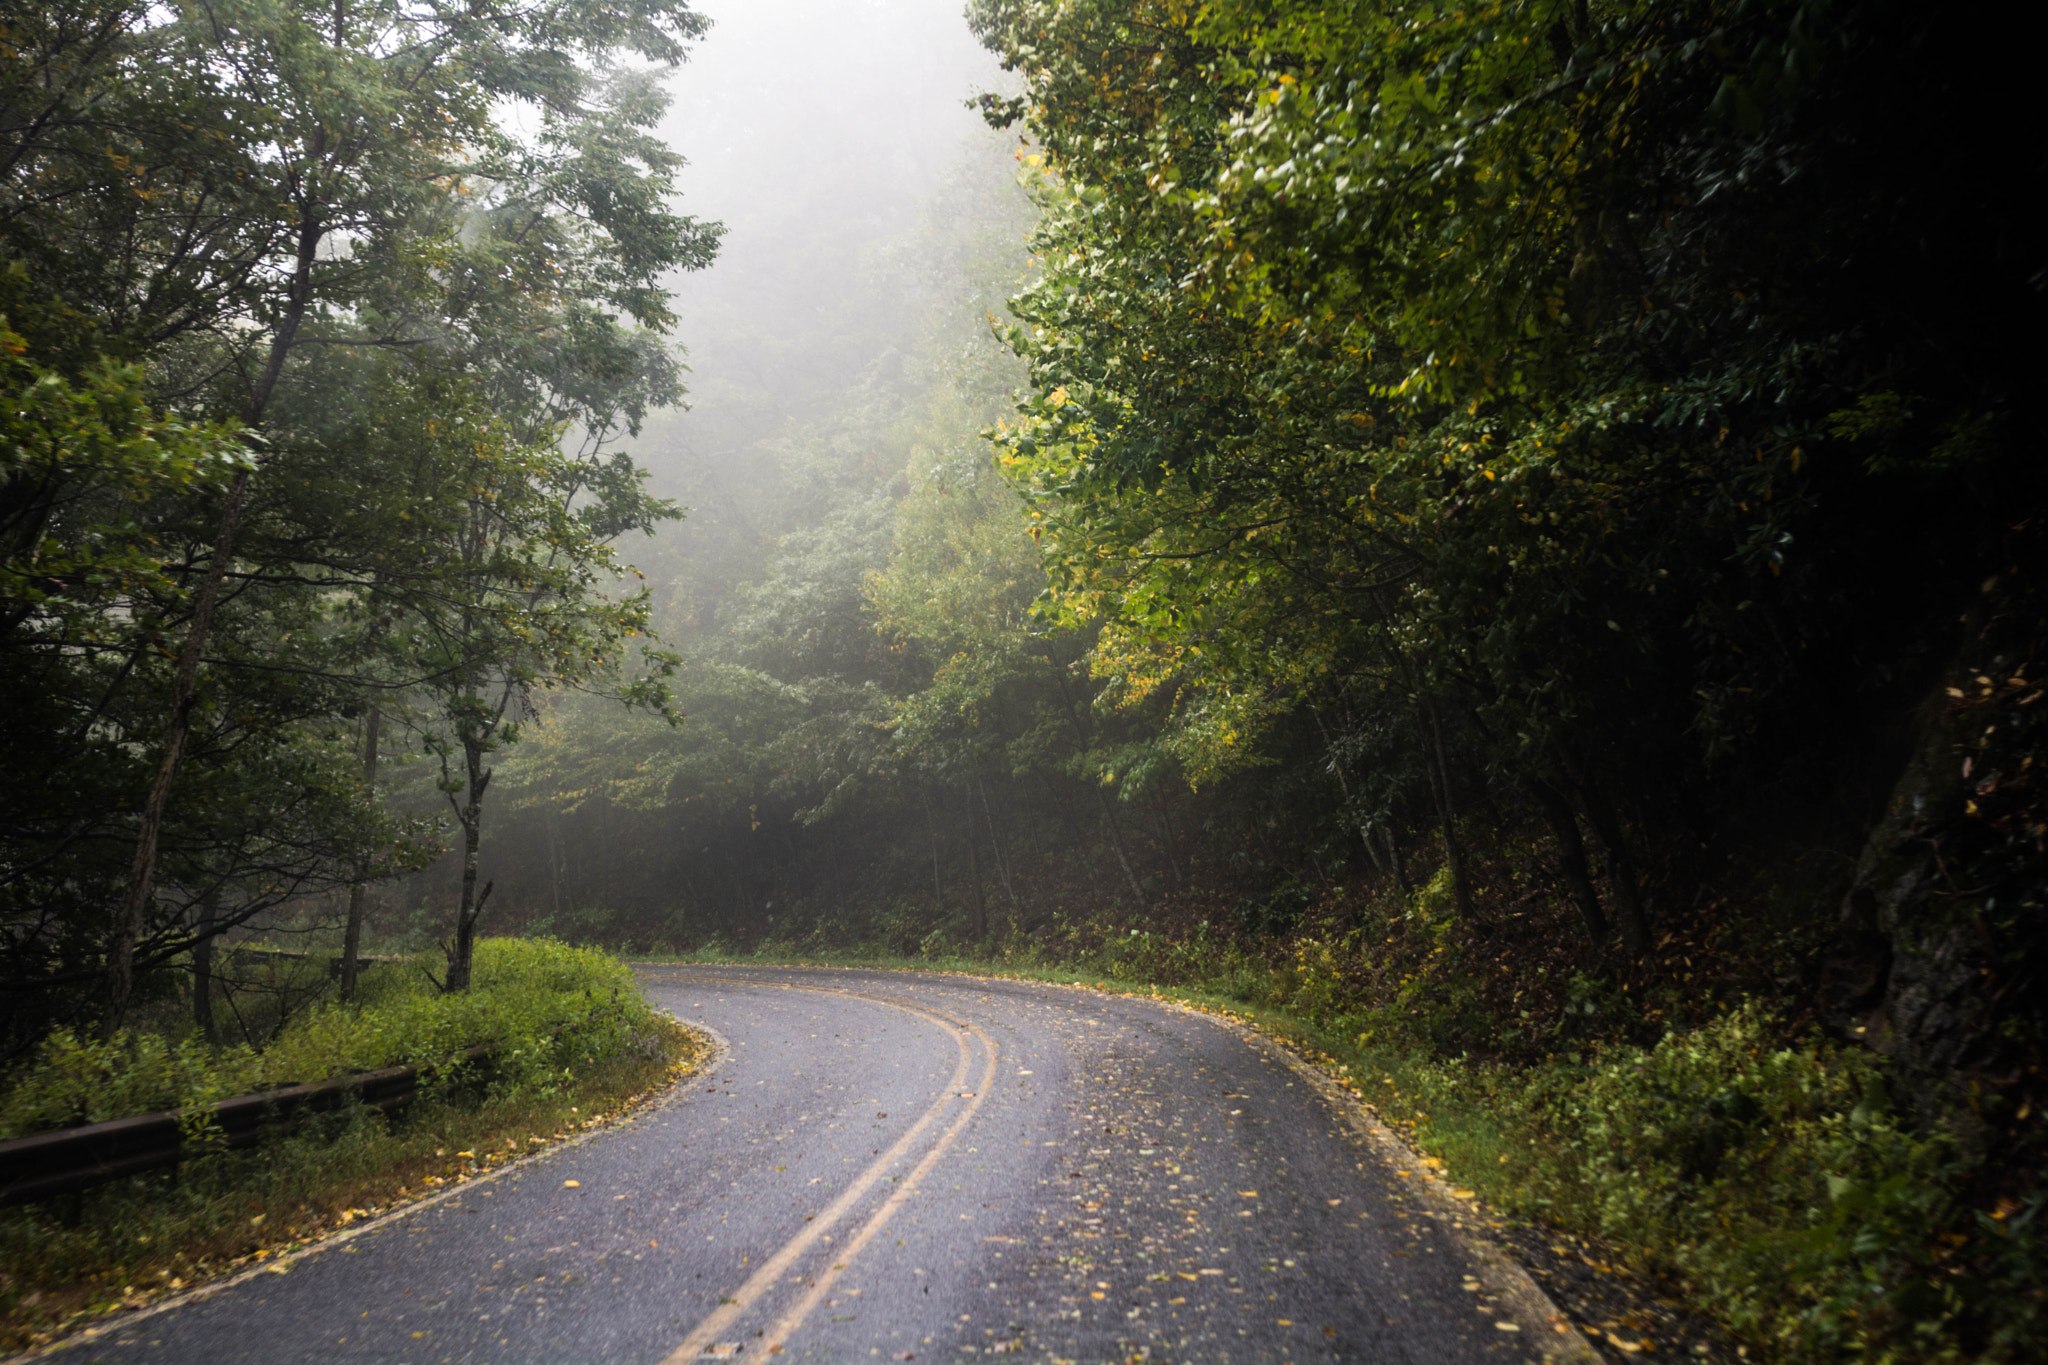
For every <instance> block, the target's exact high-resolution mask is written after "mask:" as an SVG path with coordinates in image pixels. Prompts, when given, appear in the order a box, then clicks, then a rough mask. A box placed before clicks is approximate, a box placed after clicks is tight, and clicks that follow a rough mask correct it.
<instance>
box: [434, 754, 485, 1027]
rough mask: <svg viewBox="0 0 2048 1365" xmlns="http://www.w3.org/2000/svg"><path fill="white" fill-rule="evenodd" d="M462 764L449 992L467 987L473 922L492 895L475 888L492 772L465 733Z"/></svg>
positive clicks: (473, 949) (446, 984)
mask: <svg viewBox="0 0 2048 1365" xmlns="http://www.w3.org/2000/svg"><path fill="white" fill-rule="evenodd" d="M462 759H463V767H464V770H465V772H466V773H467V775H468V778H469V791H468V799H467V800H466V801H465V802H464V803H463V805H462V807H461V809H460V810H459V811H458V812H457V818H458V820H459V821H460V823H461V825H462V899H461V901H460V903H459V904H458V905H457V906H456V910H455V938H454V941H453V942H452V943H450V944H449V945H448V949H447V952H448V978H447V980H445V981H444V982H442V983H441V988H442V989H443V990H445V991H447V992H448V993H450V994H451V995H452V994H454V993H455V992H457V991H466V990H468V989H469V978H470V967H471V965H472V963H473V962H474V960H475V957H476V924H477V921H478V920H479V919H481V918H482V917H483V913H484V902H485V901H487V900H489V899H490V898H491V888H490V885H489V884H488V883H486V884H485V886H484V888H483V891H482V892H481V893H479V892H478V891H477V886H476V879H477V861H478V849H479V847H480V846H481V844H482V843H483V828H484V792H485V791H486V790H488V789H489V787H490V785H491V773H490V772H489V771H488V770H486V769H485V768H484V747H483V743H482V741H481V740H478V739H475V738H471V737H468V736H465V737H464V738H463V741H462Z"/></svg>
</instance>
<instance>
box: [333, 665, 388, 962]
mask: <svg viewBox="0 0 2048 1365" xmlns="http://www.w3.org/2000/svg"><path fill="white" fill-rule="evenodd" d="M383 721H384V712H383V710H382V709H381V708H379V707H375V706H372V707H371V708H370V715H369V718H368V719H367V720H365V721H364V723H363V789H364V790H365V791H367V792H368V793H369V795H370V799H371V800H372V801H375V800H376V799H377V732H378V729H379V727H380V726H381V725H382V724H383ZM369 878H370V860H369V858H368V857H367V856H365V857H364V858H363V859H362V860H361V861H359V862H358V863H357V864H356V879H355V880H354V881H353V882H351V883H349V888H348V927H347V928H346V929H344V930H343V931H342V935H341V998H342V999H343V1000H344V1001H348V1000H353V999H355V998H356V975H357V973H358V971H359V970H360V969H361V966H362V963H361V961H360V959H361V957H362V952H363V893H364V891H365V890H366V889H367V888H366V887H365V886H364V883H365V882H367V881H368V880H369Z"/></svg>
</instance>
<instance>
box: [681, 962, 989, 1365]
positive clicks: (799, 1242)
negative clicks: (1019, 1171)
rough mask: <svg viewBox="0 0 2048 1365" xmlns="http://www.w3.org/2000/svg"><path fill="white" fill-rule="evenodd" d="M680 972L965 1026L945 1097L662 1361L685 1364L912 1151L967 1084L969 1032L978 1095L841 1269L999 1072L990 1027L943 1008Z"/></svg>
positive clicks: (780, 1329) (780, 1330)
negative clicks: (980, 1069) (982, 1058)
mask: <svg viewBox="0 0 2048 1365" xmlns="http://www.w3.org/2000/svg"><path fill="white" fill-rule="evenodd" d="M681 979H682V980H695V981H707V980H708V981H719V982H722V983H729V984H733V985H748V986H754V987H756V988H759V987H761V986H767V985H772V986H774V987H776V988H778V989H781V990H799V991H810V992H813V993H815V994H818V995H838V996H845V997H848V998H850V999H855V1000H867V1001H870V1002H871V1003H873V1004H877V1005H883V1006H886V1007H888V1008H890V1009H897V1010H902V1011H903V1012H904V1013H906V1014H915V1015H920V1016H922V1017H923V1018H926V1019H929V1020H931V1021H932V1022H933V1023H936V1024H942V1025H946V1026H947V1027H948V1028H949V1030H950V1029H953V1028H957V1029H958V1030H959V1031H958V1032H956V1033H954V1036H953V1041H954V1044H955V1045H956V1046H957V1047H958V1048H959V1049H960V1060H959V1063H958V1064H957V1065H956V1066H955V1067H954V1068H953V1078H952V1080H951V1081H950V1082H948V1084H947V1087H946V1092H945V1093H944V1094H942V1095H940V1096H939V1098H938V1099H937V1100H936V1101H934V1102H933V1103H932V1105H931V1106H930V1107H929V1108H927V1109H926V1110H925V1111H924V1114H923V1115H922V1116H921V1117H920V1118H919V1119H918V1120H917V1122H916V1123H914V1124H912V1125H911V1126H910V1129H909V1131H907V1132H905V1133H904V1134H903V1136H902V1137H900V1138H898V1139H896V1141H895V1142H894V1143H893V1144H891V1145H890V1147H889V1150H888V1151H886V1152H884V1153H882V1154H881V1156H879V1157H877V1158H876V1159H875V1160H874V1161H873V1162H871V1163H870V1164H869V1165H868V1167H867V1168H866V1169H865V1170H863V1171H862V1172H861V1173H860V1174H859V1175H858V1176H856V1177H855V1178H854V1180H853V1183H852V1184H850V1185H848V1186H847V1187H846V1189H845V1191H844V1192H843V1193H841V1194H840V1196H839V1197H838V1198H837V1199H835V1200H833V1201H832V1203H831V1204H830V1205H828V1206H827V1207H826V1208H825V1210H824V1212H822V1213H820V1214H818V1215H817V1216H816V1218H815V1219H814V1220H813V1221H811V1222H810V1223H807V1224H806V1225H805V1226H804V1228H803V1230H802V1231H800V1232H798V1233H797V1234H796V1236H794V1237H792V1238H790V1239H789V1241H787V1242H785V1243H783V1245H782V1248H781V1249H780V1250H779V1251H777V1252H776V1253H775V1254H774V1255H773V1256H770V1257H769V1258H768V1259H767V1260H766V1261H764V1262H762V1263H761V1268H760V1269H759V1270H756V1271H755V1272H754V1273H753V1274H752V1275H750V1276H748V1277H747V1281H746V1283H745V1284H743V1285H741V1286H740V1287H739V1288H738V1289H737V1290H735V1291H734V1292H733V1294H732V1296H731V1297H730V1298H729V1299H728V1300H727V1301H726V1302H725V1303H722V1304H720V1305H719V1306H718V1307H717V1308H716V1309H714V1310H713V1311H712V1312H711V1314H710V1315H709V1316H708V1317H706V1318H705V1319H704V1320H703V1321H702V1322H700V1323H698V1324H697V1326H696V1327H695V1328H694V1329H692V1330H691V1332H690V1334H689V1335H688V1336H686V1337H684V1338H683V1339H682V1342H681V1343H680V1344H679V1345H677V1347H676V1348H675V1350H673V1351H671V1352H669V1353H668V1355H666V1356H664V1357H663V1358H662V1362H661V1365H683V1363H684V1362H685V1361H692V1360H696V1359H698V1358H699V1357H700V1356H701V1355H702V1354H703V1352H704V1350H705V1349H706V1348H707V1347H709V1346H712V1345H714V1344H716V1343H717V1342H718V1341H719V1340H720V1339H721V1338H722V1337H723V1336H724V1335H725V1334H726V1333H727V1332H729V1331H731V1330H732V1328H733V1326H734V1324H736V1323H737V1322H738V1321H739V1320H740V1318H741V1317H742V1316H743V1315H744V1314H745V1313H746V1312H747V1310H748V1309H749V1308H751V1307H753V1306H754V1304H755V1303H756V1302H757V1301H759V1300H760V1299H761V1297H762V1296H763V1295H765V1294H766V1293H767V1292H768V1291H769V1290H770V1289H772V1288H774V1287H775V1285H776V1283H777V1281H779V1280H780V1279H781V1277H782V1275H783V1272H785V1271H787V1270H788V1269H789V1268H790V1266H792V1265H793V1264H795V1263H796V1261H797V1259H798V1258H799V1257H801V1256H803V1255H804V1253H806V1252H808V1251H810V1250H811V1249H812V1248H813V1247H814V1246H816V1245H817V1244H818V1241H819V1239H820V1238H822V1237H823V1236H824V1235H825V1234H826V1233H827V1232H829V1231H830V1230H831V1229H832V1228H834V1227H836V1226H837V1225H838V1223H839V1220H840V1219H842V1218H844V1217H846V1215H847V1214H848V1213H850V1212H852V1210H853V1206H854V1205H855V1204H857V1203H859V1202H860V1200H861V1199H863V1198H864V1197H866V1195H867V1193H868V1192H869V1191H870V1190H872V1189H873V1188H874V1187H875V1183H876V1182H877V1181H879V1180H880V1179H881V1178H882V1174H883V1172H885V1171H886V1170H887V1169H888V1168H889V1167H890V1166H891V1165H893V1164H894V1163H895V1162H897V1161H898V1160H900V1159H902V1157H903V1156H904V1155H905V1154H906V1153H907V1152H908V1151H909V1149H910V1148H911V1147H913V1146H915V1145H916V1143H917V1140H918V1139H919V1138H920V1137H922V1136H923V1135H924V1131H925V1129H927V1128H929V1127H931V1125H932V1123H933V1121H934V1120H935V1119H937V1118H938V1117H939V1115H940V1114H941V1113H942V1112H943V1111H944V1110H945V1108H946V1106H947V1105H949V1104H952V1103H954V1102H956V1101H957V1100H958V1099H959V1098H960V1096H961V1088H962V1087H963V1086H964V1085H965V1084H966V1081H967V1073H968V1071H969V1069H970V1067H971V1065H972V1063H973V1054H972V1051H971V1050H970V1049H969V1047H968V1045H967V1036H966V1035H968V1034H970V1033H971V1034H972V1035H973V1036H974V1037H976V1038H978V1039H980V1040H981V1043H982V1045H983V1046H984V1047H985V1048H986V1049H987V1051H988V1059H989V1061H988V1069H987V1071H986V1072H984V1073H983V1074H984V1079H983V1082H982V1084H981V1085H980V1086H979V1087H977V1088H976V1090H975V1091H974V1094H973V1097H972V1099H971V1100H970V1101H969V1103H968V1105H967V1108H966V1110H965V1111H964V1112H963V1113H962V1114H961V1115H960V1117H959V1118H958V1119H957V1120H955V1121H954V1123H953V1124H952V1125H951V1126H950V1127H948V1128H947V1129H946V1131H945V1132H944V1133H943V1134H941V1135H940V1137H939V1140H938V1141H937V1142H936V1143H935V1144H933V1147H932V1150H931V1151H930V1152H929V1153H927V1154H926V1156H925V1158H924V1160H923V1161H921V1162H920V1163H918V1166H917V1168H916V1169H915V1170H914V1171H912V1172H911V1175H910V1178H909V1179H908V1180H906V1181H904V1182H903V1184H904V1188H903V1189H901V1190H898V1191H897V1193H896V1194H895V1195H894V1196H892V1197H891V1198H890V1200H889V1201H888V1202H887V1203H885V1204H884V1205H883V1206H882V1208H881V1210H879V1211H877V1213H876V1214H875V1216H874V1217H872V1218H870V1219H869V1220H868V1223H867V1225H866V1226H864V1227H863V1228H862V1229H861V1231H860V1232H859V1233H858V1234H857V1235H856V1237H855V1240H854V1241H853V1242H852V1243H851V1244H849V1246H848V1247H847V1248H846V1250H845V1251H843V1252H842V1253H841V1254H842V1256H843V1257H844V1259H842V1260H841V1261H839V1262H838V1266H839V1268H841V1269H843V1268H844V1267H845V1266H847V1265H849V1264H851V1263H852V1259H853V1256H854V1255H855V1254H856V1253H857V1252H858V1251H859V1250H860V1248H861V1247H863V1246H865V1245H866V1244H867V1242H868V1240H869V1239H870V1238H872V1237H873V1236H874V1234H875V1233H876V1232H877V1231H879V1230H880V1228H881V1225H882V1224H883V1223H884V1222H886V1221H887V1220H888V1215H889V1214H891V1213H894V1212H895V1210H896V1208H897V1207H898V1206H899V1205H900V1204H901V1203H902V1201H903V1199H904V1198H906V1197H907V1196H908V1194H909V1187H910V1186H911V1185H912V1184H913V1183H914V1182H915V1181H916V1180H917V1178H918V1177H920V1176H922V1175H923V1174H924V1173H925V1172H926V1171H928V1170H930V1169H931V1167H932V1165H933V1164H934V1163H935V1162H936V1161H937V1160H938V1158H939V1157H940V1156H941V1155H942V1154H943V1153H944V1152H945V1150H946V1149H947V1148H948V1147H950V1146H951V1145H952V1144H953V1140H954V1139H955V1138H956V1137H958V1136H959V1135H960V1132H961V1130H962V1129H963V1128H965V1127H966V1125H967V1122H968V1121H969V1120H970V1119H972V1118H973V1117H974V1112H975V1110H977V1109H978V1108H980V1106H981V1101H982V1098H983V1097H984V1096H986V1095H987V1094H988V1088H989V1084H990V1083H991V1082H992V1081H993V1080H994V1078H995V1054H996V1045H995V1043H994V1042H992V1041H991V1040H990V1039H989V1037H988V1036H987V1035H986V1034H984V1033H983V1032H982V1031H981V1030H980V1029H978V1028H975V1027H974V1026H973V1025H972V1024H967V1023H957V1022H956V1021H954V1020H950V1019H947V1018H944V1017H943V1016H941V1015H938V1014H935V1013H933V1012H932V1011H930V1010H924V1009H919V1008H917V1007H916V1006H913V1005H906V1004H903V1003H901V1002H900V1001H895V1000H887V999H883V998H881V997H879V996H872V995H862V994H860V993H859V992H857V991H839V990H831V989H829V988H826V987H821V986H795V985H790V984H787V983H784V982H763V981H745V980H739V979H734V978H721V977H695V978H681ZM837 1273H838V1272H837V1270H833V1271H828V1272H826V1275H827V1277H828V1278H827V1279H826V1280H825V1281H824V1282H825V1283H829V1282H830V1280H829V1277H831V1276H834V1275H836V1274H837ZM821 1297H822V1294H820V1293H818V1292H816V1291H814V1292H813V1293H812V1294H811V1295H808V1296H806V1298H805V1300H804V1302H803V1304H802V1305H800V1306H799V1308H798V1309H797V1310H793V1311H792V1312H791V1313H789V1314H787V1315H785V1316H784V1317H783V1319H782V1320H781V1321H780V1322H778V1323H777V1324H776V1332H777V1334H778V1337H779V1336H781V1335H786V1334H787V1332H789V1331H792V1330H794V1329H795V1327H796V1326H797V1325H798V1324H799V1323H801V1322H802V1320H803V1316H804V1313H805V1312H807V1311H809V1307H810V1306H811V1305H812V1304H814V1303H815V1301H816V1300H817V1299H818V1298H821Z"/></svg>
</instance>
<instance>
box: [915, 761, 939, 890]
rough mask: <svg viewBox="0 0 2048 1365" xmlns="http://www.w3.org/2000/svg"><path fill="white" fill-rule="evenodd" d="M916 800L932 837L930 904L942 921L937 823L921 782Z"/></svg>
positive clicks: (928, 794)
mask: <svg viewBox="0 0 2048 1365" xmlns="http://www.w3.org/2000/svg"><path fill="white" fill-rule="evenodd" d="M917 799H918V800H920V801H922V802H924V825H925V829H926V830H927V831H929V832H930V834H931V836H932V904H933V905H935V906H937V907H938V917H939V918H940V919H942V920H943V919H944V918H945V917H946V890H945V887H944V886H943V885H942V884H941V883H940V881H939V822H938V819H937V817H936V816H934V815H933V814H932V798H931V793H930V792H927V791H926V790H925V789H924V784H923V783H921V782H920V783H919V784H918V787H917Z"/></svg>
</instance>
